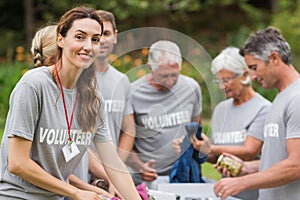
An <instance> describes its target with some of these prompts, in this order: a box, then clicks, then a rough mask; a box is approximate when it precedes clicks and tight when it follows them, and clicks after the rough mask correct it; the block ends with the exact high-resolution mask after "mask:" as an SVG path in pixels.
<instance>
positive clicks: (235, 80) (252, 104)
mask: <svg viewBox="0 0 300 200" xmlns="http://www.w3.org/2000/svg"><path fill="white" fill-rule="evenodd" d="M211 71H212V72H213V73H214V74H215V75H216V79H215V82H216V83H217V84H219V87H220V89H221V90H223V91H224V93H225V96H226V98H227V99H226V100H224V101H222V102H220V103H219V104H218V105H217V106H216V107H215V109H214V112H213V116H212V121H211V143H212V144H214V145H212V144H211V143H210V141H209V139H208V138H207V137H206V136H205V135H202V137H203V141H200V140H197V138H194V140H193V146H194V148H195V149H197V150H200V151H202V152H204V153H208V161H209V162H211V163H215V162H216V161H217V158H218V156H220V155H221V154H222V153H224V152H226V153H230V154H233V155H235V156H238V157H240V158H242V159H244V160H253V159H257V158H258V154H259V153H260V151H261V147H262V145H263V129H264V121H265V117H266V114H267V112H268V110H269V108H270V106H271V103H270V102H269V101H268V100H266V99H265V98H264V97H262V96H261V95H260V94H258V93H257V92H255V91H254V90H253V88H252V86H251V74H250V71H249V69H248V67H247V65H246V63H245V60H244V58H243V57H242V56H241V55H240V54H239V49H238V48H235V47H227V48H225V49H224V50H223V51H221V53H220V54H219V55H218V56H216V57H215V58H214V59H213V61H212V66H211ZM236 197H239V198H241V199H243V200H247V199H249V200H253V199H257V197H258V191H257V190H252V191H247V192H243V193H240V194H238V195H236Z"/></svg>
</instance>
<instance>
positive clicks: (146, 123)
mask: <svg viewBox="0 0 300 200" xmlns="http://www.w3.org/2000/svg"><path fill="white" fill-rule="evenodd" d="M148 60H149V61H148V66H149V69H150V72H151V73H149V74H147V75H145V76H144V77H142V78H140V79H138V80H136V81H135V82H133V83H132V97H131V100H132V106H133V111H134V117H135V123H136V139H135V143H134V152H133V154H132V155H131V157H130V158H131V159H130V163H129V165H130V166H131V167H132V168H133V169H134V170H135V171H136V172H139V173H138V174H134V178H135V179H136V183H138V181H148V182H149V183H150V182H152V181H154V180H156V179H157V176H159V178H158V179H157V181H158V182H160V180H161V179H160V178H162V179H164V181H163V182H168V175H169V172H170V170H171V168H172V166H173V164H174V162H175V161H176V159H177V158H178V156H177V155H176V153H175V152H174V150H173V148H172V140H173V139H176V138H179V137H181V136H183V134H185V129H184V125H185V124H187V123H189V122H191V121H197V122H199V120H200V115H201V111H202V105H201V90H200V87H199V85H198V83H197V82H196V81H194V80H193V79H191V78H189V77H186V76H183V75H180V69H181V62H182V58H181V53H180V50H179V47H178V46H177V45H176V44H175V43H173V42H170V41H158V42H156V43H154V44H152V46H151V47H150V51H149V58H148ZM162 176H165V177H162ZM137 179H139V180H137ZM148 186H149V187H150V188H153V189H154V188H155V186H154V185H148Z"/></svg>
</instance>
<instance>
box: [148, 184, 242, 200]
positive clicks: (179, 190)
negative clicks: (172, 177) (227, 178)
mask: <svg viewBox="0 0 300 200" xmlns="http://www.w3.org/2000/svg"><path fill="white" fill-rule="evenodd" d="M213 187H214V184H213V183H171V184H159V185H158V191H159V192H166V193H171V194H172V193H173V194H175V196H176V195H179V196H180V200H185V199H188V197H192V198H190V200H215V199H218V200H219V199H220V198H218V197H216V196H215V193H214V191H213ZM154 197H155V195H154ZM171 198H172V197H170V199H171ZM173 198H174V197H173ZM155 199H156V200H166V199H162V198H160V197H159V196H157V197H156V198H155ZM175 199H176V198H175ZM175 199H174V200H175ZM227 200H238V198H234V197H229V198H227Z"/></svg>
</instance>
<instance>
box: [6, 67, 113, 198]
mask: <svg viewBox="0 0 300 200" xmlns="http://www.w3.org/2000/svg"><path fill="white" fill-rule="evenodd" d="M64 93H65V100H66V104H67V106H66V107H67V110H68V114H69V116H70V115H71V113H72V108H73V104H74V101H75V96H76V89H71V90H70V89H64ZM79 100H80V98H79ZM78 105H79V104H77V109H76V111H75V115H74V120H73V123H72V127H71V137H72V141H73V142H75V143H76V145H77V147H78V148H79V150H80V154H79V155H77V156H75V157H74V158H73V159H71V160H70V161H69V162H67V163H66V161H65V158H64V156H63V152H62V148H63V147H64V146H65V145H66V144H67V140H68V134H67V132H68V131H67V122H66V117H65V113H64V107H63V102H62V96H61V92H60V89H59V87H58V86H57V85H56V84H55V82H54V81H53V78H52V75H51V73H50V70H49V68H47V67H41V68H36V69H32V70H30V71H28V72H27V73H25V74H24V76H23V77H22V78H21V80H20V81H19V82H18V84H17V85H16V87H15V89H14V90H13V92H12V94H11V97H10V110H9V113H8V116H7V123H6V127H5V130H4V135H3V139H2V143H1V155H0V156H1V157H0V159H1V165H0V181H1V184H0V199H2V198H3V199H5V198H6V199H8V197H15V198H21V199H31V200H35V199H36V200H44V199H45V200H46V199H47V200H49V199H55V200H58V199H63V197H62V196H59V195H57V194H54V193H52V192H49V191H46V190H44V189H41V188H39V187H36V186H34V185H32V184H30V183H28V182H27V181H25V180H23V179H22V178H20V177H19V176H15V175H13V174H11V173H10V172H9V171H8V169H7V155H8V143H9V138H10V137H14V136H18V137H22V138H24V139H27V140H30V141H32V147H31V150H30V157H31V159H32V160H34V161H35V162H36V163H37V164H38V165H40V166H41V167H42V168H43V169H44V170H45V171H47V172H48V173H49V174H51V175H53V176H55V177H56V178H58V179H60V180H62V181H67V177H68V176H69V175H70V174H71V173H72V172H73V171H74V169H75V167H76V166H77V164H78V163H79V161H80V159H81V157H82V156H83V154H84V152H85V151H86V149H87V146H89V145H90V144H91V143H92V141H93V140H94V141H111V136H110V133H109V129H108V127H107V125H106V122H105V120H104V121H103V122H104V123H103V124H100V122H98V124H99V125H98V126H97V127H98V128H97V131H96V132H95V133H91V132H83V131H82V129H81V128H80V127H79V126H78V122H77V114H78V113H79V112H80V111H79V110H78ZM101 110H103V109H101ZM103 116H104V114H103V113H102V118H103V119H105V118H104V117H103ZM69 118H70V117H69Z"/></svg>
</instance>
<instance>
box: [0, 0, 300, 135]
mask: <svg viewBox="0 0 300 200" xmlns="http://www.w3.org/2000/svg"><path fill="white" fill-rule="evenodd" d="M81 4H84V5H89V6H92V7H94V8H96V9H104V10H109V11H111V12H113V13H114V14H115V16H116V20H117V25H118V30H119V32H123V31H126V30H129V29H133V28H138V27H162V28H168V29H172V30H175V31H178V32H180V33H183V34H186V35H188V36H189V37H191V38H193V39H194V40H195V41H197V42H198V43H199V44H201V45H202V46H203V48H204V49H205V50H206V51H207V52H208V53H209V55H210V56H211V57H212V58H213V57H215V56H216V55H217V54H218V53H219V52H220V51H221V50H222V49H223V48H225V47H226V46H237V47H240V46H241V45H242V44H243V43H244V41H245V39H246V38H247V37H248V36H249V34H250V33H252V32H254V31H256V30H258V29H261V28H265V27H267V26H276V27H277V28H279V29H281V31H282V33H283V35H284V36H285V38H286V39H287V41H288V42H289V43H290V45H291V48H292V52H293V54H294V55H293V58H294V61H293V64H294V66H295V67H296V68H297V69H299V68H298V66H299V64H300V60H299V59H300V58H299V56H298V55H300V45H298V41H299V36H300V20H299V18H300V6H299V1H298V0H222V1H219V0H110V1H104V0H85V1H82V0H60V1H55V0H23V1H19V0H9V1H0V9H1V11H2V13H1V16H0V35H1V40H0V133H1V132H2V131H1V129H2V130H3V126H4V121H5V117H6V114H7V110H8V99H9V95H10V92H11V90H12V88H13V87H14V85H15V84H16V82H17V81H18V80H19V78H20V77H21V76H22V74H23V73H24V71H26V70H27V69H30V68H32V66H33V64H32V61H31V56H30V53H29V49H30V43H31V40H32V37H33V35H34V33H35V31H36V30H38V29H39V28H40V27H42V26H45V25H47V24H53V23H55V22H56V21H57V20H58V19H59V17H60V16H61V15H62V14H63V13H64V12H65V11H66V10H68V9H70V8H72V7H74V6H77V5H81ZM146 57H147V49H141V50H139V51H136V52H135V53H134V54H130V55H124V56H122V57H119V58H112V60H114V62H113V65H115V66H116V68H117V69H118V70H120V71H122V72H124V73H126V72H127V71H128V70H130V69H132V68H134V67H136V66H140V65H142V64H145V63H146ZM136 73H137V74H136V76H141V75H143V74H144V73H147V70H145V69H144V70H137V72H136ZM183 73H184V74H187V75H189V76H191V77H193V78H195V79H196V80H197V81H198V82H199V84H200V85H201V87H202V92H203V105H204V117H205V118H207V120H209V118H210V114H211V110H210V109H209V108H210V98H211V97H210V96H209V95H208V94H207V93H208V92H207V88H206V85H205V84H204V83H203V80H202V79H201V77H199V76H197V73H196V72H195V71H194V68H193V66H190V65H189V63H187V62H184V64H183ZM254 87H255V89H256V90H257V91H259V92H260V93H262V94H263V95H264V96H265V97H267V98H268V99H270V100H273V98H274V96H275V94H276V91H275V90H263V89H262V88H260V86H259V85H258V84H256V83H255V84H254Z"/></svg>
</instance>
